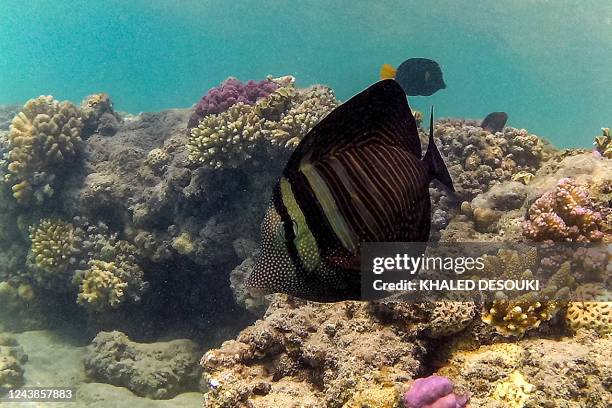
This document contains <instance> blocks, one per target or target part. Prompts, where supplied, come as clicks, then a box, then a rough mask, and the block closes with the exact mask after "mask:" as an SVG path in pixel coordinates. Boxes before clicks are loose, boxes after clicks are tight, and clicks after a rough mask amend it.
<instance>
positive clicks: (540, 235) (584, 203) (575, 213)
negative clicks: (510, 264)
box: [523, 178, 604, 242]
mask: <svg viewBox="0 0 612 408" xmlns="http://www.w3.org/2000/svg"><path fill="white" fill-rule="evenodd" d="M603 224H604V218H603V216H602V213H601V211H600V210H599V208H596V207H595V205H594V204H593V202H592V200H591V197H590V196H589V193H588V191H587V189H586V188H585V187H583V186H581V185H579V184H578V183H576V182H575V181H574V180H572V179H570V178H563V179H561V180H559V182H558V183H557V186H556V187H555V189H554V190H553V191H549V192H547V193H544V195H542V196H541V197H540V198H538V199H537V200H536V201H535V203H533V205H532V206H531V208H529V212H528V214H527V220H526V221H525V222H524V223H523V234H524V235H525V236H527V237H529V238H531V239H533V240H534V241H545V240H551V241H578V242H590V241H600V240H601V239H602V238H603V237H604V233H603V232H602V230H603V228H604V225H603Z"/></svg>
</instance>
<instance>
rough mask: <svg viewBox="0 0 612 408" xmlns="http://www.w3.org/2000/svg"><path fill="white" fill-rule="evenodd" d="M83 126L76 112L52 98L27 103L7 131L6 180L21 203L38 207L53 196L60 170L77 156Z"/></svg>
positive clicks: (76, 110)
mask: <svg viewBox="0 0 612 408" xmlns="http://www.w3.org/2000/svg"><path fill="white" fill-rule="evenodd" d="M82 128H83V123H82V121H81V113H80V111H79V109H78V108H77V107H76V106H74V105H73V104H72V103H70V102H58V101H56V100H55V99H53V97H52V96H40V97H38V98H35V99H31V100H29V101H28V102H27V103H26V104H25V105H24V106H23V109H22V111H21V112H20V113H19V114H18V115H17V116H15V118H14V119H13V122H12V123H11V127H10V131H9V136H8V139H9V153H8V158H9V164H8V171H9V174H7V175H5V181H6V182H8V184H9V185H10V186H11V188H12V191H13V196H14V197H15V199H16V200H17V201H18V202H19V203H21V204H31V203H34V204H41V203H42V202H43V201H44V200H45V198H47V197H50V196H52V195H53V193H54V186H55V184H56V182H57V176H59V175H60V174H61V172H62V170H63V167H66V166H67V165H69V164H70V160H71V159H72V158H73V157H74V156H75V155H76V153H77V147H78V145H79V143H80V142H81V130H82Z"/></svg>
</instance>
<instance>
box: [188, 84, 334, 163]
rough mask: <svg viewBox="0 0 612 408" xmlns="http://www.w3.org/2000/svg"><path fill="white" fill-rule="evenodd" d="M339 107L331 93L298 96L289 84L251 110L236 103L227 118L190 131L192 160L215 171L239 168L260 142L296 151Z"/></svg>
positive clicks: (210, 119) (317, 90) (208, 119)
mask: <svg viewBox="0 0 612 408" xmlns="http://www.w3.org/2000/svg"><path fill="white" fill-rule="evenodd" d="M335 106H336V100H335V98H334V95H333V93H332V91H331V90H330V89H329V88H326V87H322V86H315V87H313V88H311V89H308V90H306V91H298V90H296V89H295V88H294V85H293V83H292V82H289V83H288V84H286V85H285V86H282V87H280V88H278V89H277V90H275V91H274V92H272V93H271V94H270V95H268V96H267V97H266V98H263V99H260V100H259V101H258V102H257V103H255V105H253V106H251V105H249V104H246V103H243V102H238V103H236V104H234V105H232V106H231V107H230V108H229V109H227V110H226V111H225V112H223V113H220V114H211V115H208V116H205V117H204V118H203V119H202V120H201V121H200V122H199V124H198V126H197V127H194V128H193V129H192V130H191V133H190V137H189V142H188V146H187V147H188V150H189V159H190V160H191V161H192V162H194V163H199V164H204V165H207V166H210V167H212V168H221V167H236V166H237V165H238V164H240V163H242V162H243V161H245V160H247V159H249V158H250V157H251V155H252V154H253V152H254V150H255V149H256V147H257V146H258V144H259V143H260V142H267V144H268V145H273V146H281V147H284V148H291V147H294V146H295V145H296V144H297V143H298V142H299V141H300V140H301V138H302V137H303V136H304V135H305V134H306V133H308V131H309V130H310V129H311V128H312V127H313V126H314V125H315V124H317V123H318V122H319V121H320V120H321V119H322V118H323V117H324V116H325V115H327V114H328V113H329V112H330V111H331V110H332V109H333V108H334V107H335ZM264 144H265V143H264Z"/></svg>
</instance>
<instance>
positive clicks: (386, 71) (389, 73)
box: [380, 64, 397, 79]
mask: <svg viewBox="0 0 612 408" xmlns="http://www.w3.org/2000/svg"><path fill="white" fill-rule="evenodd" d="M396 73H397V70H396V69H395V68H393V66H392V65H390V64H383V65H382V67H380V79H395V74H396Z"/></svg>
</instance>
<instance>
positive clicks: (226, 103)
mask: <svg viewBox="0 0 612 408" xmlns="http://www.w3.org/2000/svg"><path fill="white" fill-rule="evenodd" d="M278 87H279V85H278V84H277V83H276V82H273V81H271V80H268V79H264V80H263V81H259V82H256V81H253V80H251V81H248V82H247V83H242V82H241V81H239V80H238V79H236V78H228V79H226V80H225V81H223V83H222V84H221V85H219V86H217V87H214V88H212V89H211V90H210V91H208V93H207V94H206V95H204V96H203V97H202V99H200V101H199V102H198V104H197V105H196V108H195V112H194V113H193V114H192V115H191V118H189V125H188V128H189V129H191V128H193V127H196V126H198V123H200V120H202V118H203V117H204V116H206V115H210V114H216V113H222V112H225V111H226V110H228V109H229V108H230V107H231V106H232V105H234V104H236V103H238V102H242V103H245V104H247V105H253V104H254V103H255V102H257V100H258V99H259V98H265V97H266V96H268V95H270V94H271V93H272V92H274V91H275V90H276V89H278Z"/></svg>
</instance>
